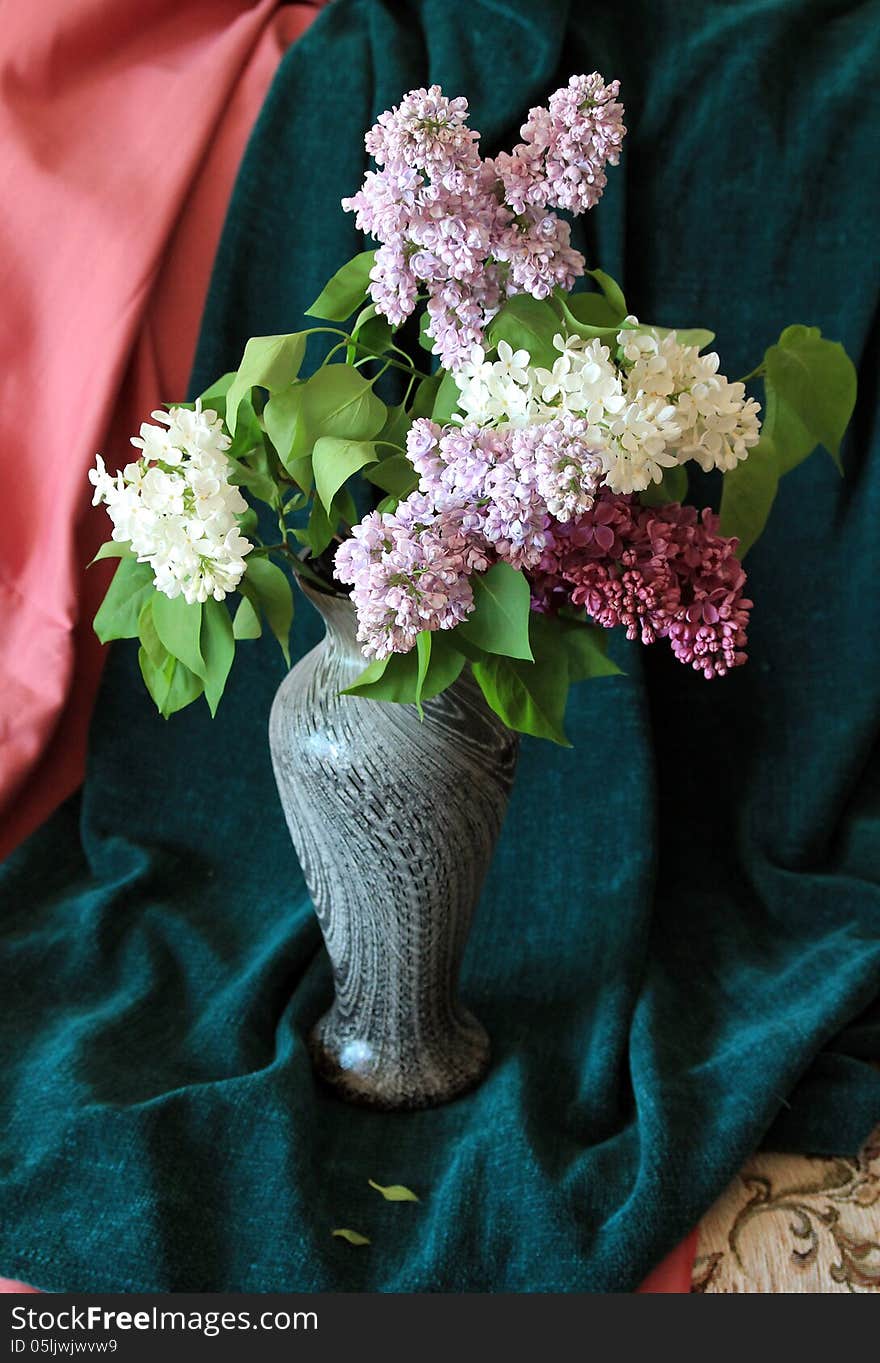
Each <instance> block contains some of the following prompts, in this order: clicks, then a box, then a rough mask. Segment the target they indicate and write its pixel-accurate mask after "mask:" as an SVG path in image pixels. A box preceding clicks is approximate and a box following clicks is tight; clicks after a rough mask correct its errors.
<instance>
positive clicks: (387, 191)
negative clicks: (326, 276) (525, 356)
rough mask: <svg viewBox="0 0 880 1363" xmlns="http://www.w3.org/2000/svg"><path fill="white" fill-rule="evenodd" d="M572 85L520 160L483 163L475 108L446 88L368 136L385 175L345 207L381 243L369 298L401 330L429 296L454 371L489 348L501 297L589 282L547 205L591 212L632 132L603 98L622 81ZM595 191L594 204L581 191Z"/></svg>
mask: <svg viewBox="0 0 880 1363" xmlns="http://www.w3.org/2000/svg"><path fill="white" fill-rule="evenodd" d="M572 82H573V83H572ZM572 82H570V83H569V86H568V87H567V89H565V90H560V91H557V92H556V94H555V95H553V96H552V97H551V100H550V107H549V108H548V109H533V110H532V111H531V114H530V122H529V123H528V124H526V125H525V130H524V135H525V132H526V130H528V129H529V128H530V127H531V126H532V124H534V127H535V133H534V136H533V137H532V141H531V142H530V143H528V144H526V143H524V144H523V147H531V150H529V151H528V153H527V154H526V152H524V151H522V149H521V148H517V150H516V151H515V152H514V153H513V156H512V157H511V156H507V157H504V158H499V159H498V160H497V161H493V160H491V159H488V158H487V159H485V160H484V159H482V158H481V157H480V154H479V134H478V133H476V132H475V131H473V130H472V129H470V128H468V127H467V126H466V120H467V101H466V100H465V99H447V98H446V97H445V96H444V95H443V92H442V90H441V89H440V86H439V85H432V86H431V88H430V89H429V90H411V91H410V92H409V93H408V94H407V95H405V96H404V98H403V99H402V100H401V102H400V104H399V105H398V106H397V107H396V108H394V109H392V110H390V111H388V112H386V113H384V114H382V115H381V116H380V118H379V121H378V122H377V123H376V124H375V125H374V127H373V128H371V129H370V131H369V132H368V133H367V135H366V138H365V145H366V148H367V151H368V152H369V153H370V154H371V155H372V156H373V158H374V159H375V161H376V164H377V165H378V166H379V170H378V171H368V172H367V175H366V178H365V180H364V183H363V185H362V187H361V189H360V190H359V192H358V193H357V194H355V195H353V196H352V197H351V198H347V199H343V201H342V206H343V208H345V209H347V210H349V211H351V212H354V213H355V214H356V215H357V218H356V221H357V226H358V228H359V230H360V231H362V232H367V233H369V234H370V235H371V236H373V237H375V238H376V239H377V240H378V241H379V242H380V243H381V245H380V247H379V249H378V250H377V252H376V259H375V263H374V265H373V269H372V271H371V275H370V280H371V282H370V294H371V297H372V299H373V302H374V304H375V306H376V308H377V310H378V311H379V312H381V313H382V314H383V315H384V316H385V317H387V318H388V320H389V321H390V322H391V323H392V324H393V325H395V326H396V325H399V324H400V323H401V322H403V321H404V320H405V319H406V318H407V317H408V316H409V315H410V313H411V312H412V311H413V309H414V308H415V306H416V302H417V299H418V297H419V295H427V313H428V333H429V335H430V336H431V338H432V340H433V342H434V351H435V353H436V354H438V355H439V356H440V358H441V360H442V362H443V364H444V365H445V366H446V367H447V368H449V369H456V368H457V367H458V366H459V365H461V364H462V363H463V362H464V361H465V360H466V359H467V357H468V356H469V355H470V352H471V350H472V348H473V346H474V345H478V344H480V343H481V342H482V340H483V334H484V329H485V327H486V325H487V323H488V322H489V321H490V320H491V318H492V317H493V316H494V315H495V313H496V312H497V311H498V308H499V307H500V306H501V303H502V302H503V300H504V298H505V297H507V296H509V295H512V294H518V293H529V294H531V295H532V296H533V297H535V298H546V297H547V296H548V295H549V294H550V293H552V291H553V289H554V288H556V287H560V288H563V289H566V290H568V289H571V287H572V285H573V283H574V281H575V279H576V278H577V277H578V276H579V275H582V274H583V273H584V258H583V256H582V255H581V254H580V252H579V251H576V250H574V249H573V247H572V246H571V232H570V228H569V226H568V224H567V223H566V222H564V221H563V220H562V219H561V218H558V217H557V216H556V215H555V213H552V212H550V211H549V207H548V205H550V204H551V203H554V204H556V205H558V206H565V207H569V208H571V209H572V211H574V212H582V211H583V210H584V208H586V207H591V206H592V204H593V203H595V202H596V201H597V199H598V198H599V195H600V194H601V187H602V184H604V174H603V173H602V166H603V165H604V164H605V162H606V161H612V162H613V161H616V160H617V157H618V155H619V147H620V139H621V137H622V136H623V133H624V131H625V130H624V128H623V124H622V123H621V122H620V116H619V111H620V107H621V106H620V105H618V104H616V103H614V102H613V101H612V100H611V94H610V93H609V94H608V95H607V96H606V94H604V93H603V92H606V91H607V92H613V94H616V93H617V83H616V82H614V83H613V84H612V85H611V86H608V87H606V86H605V85H604V84H603V82H602V78H601V76H599V75H598V74H594V75H592V76H579V77H573V78H572ZM581 95H583V97H581ZM573 100H574V101H575V105H573V104H572V101H573ZM581 106H583V107H581ZM539 124H540V128H541V132H540V136H539V134H538V131H537V129H538V126H539ZM529 136H531V134H529ZM539 146H540V147H542V148H543V150H540V151H539ZM514 165H515V169H514ZM508 181H510V184H511V187H512V188H511V191H510V193H513V194H514V198H513V200H511V198H510V195H509V194H508V191H507V188H506V186H507V182H508ZM600 182H601V183H600ZM587 183H589V185H590V191H589V193H587V192H586V190H584V189H583V188H581V189H575V188H574V186H575V185H576V184H587ZM514 186H515V190H514Z"/></svg>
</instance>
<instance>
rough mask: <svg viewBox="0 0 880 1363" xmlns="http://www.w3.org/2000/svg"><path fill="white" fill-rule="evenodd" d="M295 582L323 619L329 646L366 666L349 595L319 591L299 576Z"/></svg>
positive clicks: (355, 614) (355, 615)
mask: <svg viewBox="0 0 880 1363" xmlns="http://www.w3.org/2000/svg"><path fill="white" fill-rule="evenodd" d="M297 582H298V584H299V587H300V590H301V591H302V593H303V596H305V597H307V598H308V600H309V601H310V602H311V603H312V605H313V606H314V608H315V610H316V611H317V612H318V614H319V615H320V616H321V619H322V620H323V621H324V626H325V628H326V631H327V642H328V644H329V645H330V646H331V648H333V649H335V650H337V651H338V652H339V653H341V654H345V655H347V656H348V657H351V658H355V659H357V661H358V662H359V663H360V665H361V667H366V660H365V658H364V656H363V654H362V653H361V646H360V644H359V643H358V641H357V613H356V611H355V608H354V605H353V603H352V602H351V600H350V599H349V597H347V596H342V595H339V594H337V593H334V592H329V591H327V592H324V591H321V590H320V588H318V587H315V586H313V585H312V583H310V582H306V581H304V580H303V578H301V577H298V578H297Z"/></svg>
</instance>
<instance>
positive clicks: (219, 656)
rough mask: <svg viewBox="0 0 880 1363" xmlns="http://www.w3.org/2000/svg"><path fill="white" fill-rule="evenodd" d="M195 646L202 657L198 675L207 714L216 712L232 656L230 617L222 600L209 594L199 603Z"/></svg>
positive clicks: (232, 644) (233, 653)
mask: <svg viewBox="0 0 880 1363" xmlns="http://www.w3.org/2000/svg"><path fill="white" fill-rule="evenodd" d="M199 646H200V651H201V655H202V658H203V659H204V664H203V667H204V670H203V672H202V674H201V677H202V681H203V682H204V685H205V699H206V700H207V702H208V708H209V709H210V711H211V714H212V715H216V713H217V706H218V705H219V704H220V697H221V696H222V695H223V691H224V688H225V686H226V679H227V677H228V676H229V670H230V668H231V667H232V659H233V658H234V656H235V638H234V637H233V633H232V621H231V620H230V618H229V611H228V609H227V607H226V604H225V603H224V602H223V601H214V600H213V598H209V599H208V600H207V601H206V602H205V604H204V606H203V607H202V628H201V632H200V635H199Z"/></svg>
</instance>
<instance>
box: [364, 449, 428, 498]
mask: <svg viewBox="0 0 880 1363" xmlns="http://www.w3.org/2000/svg"><path fill="white" fill-rule="evenodd" d="M363 473H364V477H365V478H366V479H368V481H369V482H371V483H373V484H375V486H376V487H380V488H381V489H382V491H383V492H388V493H390V494H391V496H392V497H408V496H409V494H410V493H411V492H412V491H413V490H414V489H415V488H416V487H418V483H419V475H418V474H417V473H416V471H415V469H414V468H413V466H412V464H411V463H410V462H409V460H408V459H407V457H406V455H405V454H392V455H391V456H390V457H389V458H388V459H383V460H382V461H381V462H380V463H378V464H371V465H369V466H368V467H365V468H364V471H363Z"/></svg>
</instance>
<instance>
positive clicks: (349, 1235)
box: [330, 1226, 370, 1245]
mask: <svg viewBox="0 0 880 1363" xmlns="http://www.w3.org/2000/svg"><path fill="white" fill-rule="evenodd" d="M330 1234H331V1235H335V1236H336V1237H337V1239H339V1240H347V1241H348V1243H349V1244H350V1245H368V1244H369V1243H370V1239H369V1236H367V1235H361V1233H360V1231H358V1230H349V1229H348V1227H347V1226H343V1227H341V1228H340V1229H339V1230H334V1231H331V1232H330Z"/></svg>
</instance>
